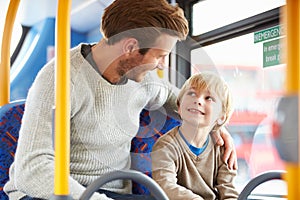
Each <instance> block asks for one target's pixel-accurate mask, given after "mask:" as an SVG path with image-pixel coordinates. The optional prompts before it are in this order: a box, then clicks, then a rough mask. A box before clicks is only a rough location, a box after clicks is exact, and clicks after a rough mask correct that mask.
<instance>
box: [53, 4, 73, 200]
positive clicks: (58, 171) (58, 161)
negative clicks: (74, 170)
mask: <svg viewBox="0 0 300 200" xmlns="http://www.w3.org/2000/svg"><path fill="white" fill-rule="evenodd" d="M70 9H71V1H70V0H59V1H58V11H57V22H56V53H57V54H56V88H55V91H56V93H55V145H54V146H55V174H54V175H55V177H54V198H55V196H56V197H58V198H57V199H62V198H64V197H66V199H70V198H68V195H69V174H70V168H69V163H70V52H69V49H70V30H71V29H70Z"/></svg>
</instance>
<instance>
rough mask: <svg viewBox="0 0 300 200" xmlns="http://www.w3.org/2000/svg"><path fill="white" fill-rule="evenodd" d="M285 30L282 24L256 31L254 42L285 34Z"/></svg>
mask: <svg viewBox="0 0 300 200" xmlns="http://www.w3.org/2000/svg"><path fill="white" fill-rule="evenodd" d="M283 32H284V31H283V30H282V27H281V26H274V27H272V28H268V29H265V30H262V31H258V32H256V33H254V43H258V42H263V41H266V40H270V39H274V38H278V37H280V36H282V35H283V34H284V33H283Z"/></svg>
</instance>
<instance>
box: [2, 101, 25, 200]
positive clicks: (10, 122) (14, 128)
mask: <svg viewBox="0 0 300 200" xmlns="http://www.w3.org/2000/svg"><path fill="white" fill-rule="evenodd" d="M24 106H25V100H18V101H13V102H11V103H9V104H6V105H4V106H2V107H0V134H1V135H0V137H1V140H0V143H1V145H0V175H1V176H0V200H8V197H7V195H6V194H5V193H4V191H3V187H4V185H5V183H6V182H7V181H8V179H9V167H10V165H11V164H12V162H13V160H14V156H15V152H16V148H17V142H18V138H19V130H20V127H21V120H22V117H23V113H24Z"/></svg>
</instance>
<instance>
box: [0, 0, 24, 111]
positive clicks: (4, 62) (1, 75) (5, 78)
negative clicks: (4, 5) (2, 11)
mask: <svg viewBox="0 0 300 200" xmlns="http://www.w3.org/2000/svg"><path fill="white" fill-rule="evenodd" d="M19 4H20V0H11V1H10V3H9V7H8V10H7V13H6V18H5V25H4V31H3V36H2V47H1V63H0V91H1V94H0V106H3V105H5V104H7V103H9V101H10V43H11V35H12V31H13V25H14V22H15V19H16V14H17V11H18V7H19Z"/></svg>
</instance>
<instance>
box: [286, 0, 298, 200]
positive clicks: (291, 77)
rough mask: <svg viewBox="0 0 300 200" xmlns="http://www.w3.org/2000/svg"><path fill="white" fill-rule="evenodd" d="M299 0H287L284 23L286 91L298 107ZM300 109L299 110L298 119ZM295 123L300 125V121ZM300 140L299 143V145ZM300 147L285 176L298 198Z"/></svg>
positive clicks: (292, 197)
mask: <svg viewBox="0 0 300 200" xmlns="http://www.w3.org/2000/svg"><path fill="white" fill-rule="evenodd" d="M299 6H300V5H299V0H287V1H286V6H285V11H284V23H285V27H286V31H287V37H286V45H287V47H286V58H287V61H286V63H287V69H286V91H287V95H298V108H300V106H299V94H300V93H299V88H300V87H299V86H300V82H299V63H300V62H299V56H300V54H299V53H300V43H299V37H300V25H299V22H300V19H299V17H300V15H299V11H300V7H299ZM299 119H300V117H299V111H298V120H299ZM299 122H300V121H299ZM299 122H298V124H295V126H298V125H299V124H300V123H299ZM290 134H294V133H290ZM295 134H298V138H299V139H300V132H299V128H298V133H295ZM299 144H300V143H299V141H298V145H299ZM299 156H300V149H299V147H298V163H291V162H290V163H289V162H288V163H287V164H286V169H287V175H286V177H285V179H286V181H287V187H288V199H289V200H298V199H299V197H300V181H299V180H300V179H299V178H300V167H299V166H300V165H299V164H300V158H299Z"/></svg>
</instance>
